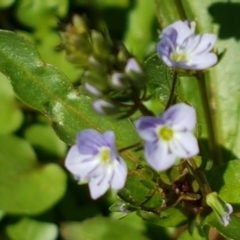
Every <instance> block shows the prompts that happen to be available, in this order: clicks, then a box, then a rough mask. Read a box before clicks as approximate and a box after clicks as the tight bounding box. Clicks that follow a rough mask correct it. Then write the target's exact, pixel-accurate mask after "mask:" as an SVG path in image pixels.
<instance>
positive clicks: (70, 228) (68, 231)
mask: <svg viewBox="0 0 240 240" xmlns="http://www.w3.org/2000/svg"><path fill="white" fill-rule="evenodd" d="M60 231H61V234H62V236H63V238H64V239H66V240H86V239H87V240H112V239H118V240H126V239H138V240H147V238H146V237H145V236H144V235H143V234H142V233H140V232H139V231H138V230H136V229H135V228H133V227H132V226H131V225H129V224H127V223H125V222H121V220H119V221H116V220H112V219H109V218H105V217H95V218H92V219H88V220H86V221H84V222H81V223H80V222H67V223H64V224H62V227H61V229H60Z"/></svg>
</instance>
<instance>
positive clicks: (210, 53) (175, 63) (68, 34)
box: [0, 0, 240, 240]
mask: <svg viewBox="0 0 240 240" xmlns="http://www.w3.org/2000/svg"><path fill="white" fill-rule="evenodd" d="M143 2H144V1H141V3H143ZM155 2H156V8H157V9H156V12H157V17H158V20H159V23H160V28H161V34H160V37H159V38H160V39H159V40H157V39H152V40H153V41H155V44H154V45H155V48H154V49H153V48H152V49H151V46H152V44H150V43H151V42H150V39H149V40H148V43H149V46H150V47H149V49H150V52H151V53H150V56H149V52H146V56H148V57H143V58H144V60H143V59H138V58H137V57H136V56H134V54H133V53H132V52H131V50H133V52H134V50H135V49H136V48H135V45H136V44H130V46H129V49H127V47H125V45H124V44H123V43H121V42H122V41H115V40H113V39H112V38H111V32H110V33H109V32H108V30H107V28H106V26H105V25H104V24H103V23H102V22H101V24H100V23H99V24H97V25H96V26H94V27H93V28H91V27H89V26H88V24H87V23H86V20H85V19H84V17H82V16H77V15H74V16H73V20H72V22H71V23H69V24H67V25H66V27H65V29H63V30H62V31H61V33H60V37H61V40H62V44H61V46H60V48H61V50H62V51H63V52H64V54H65V57H66V59H67V61H68V64H70V63H71V64H73V66H74V69H77V71H78V79H75V81H74V80H73V79H72V81H70V80H69V79H68V77H66V75H65V74H63V73H62V72H61V71H59V70H58V69H57V68H56V67H53V66H52V65H49V64H46V63H45V62H43V61H42V58H41V57H40V56H39V54H38V52H37V51H36V49H35V47H34V46H33V44H31V43H29V41H28V40H26V39H25V38H23V37H22V36H20V35H18V34H16V33H14V32H11V31H5V30H1V31H0V71H1V72H3V73H4V74H5V75H6V76H7V77H8V78H9V79H10V82H11V84H12V86H13V89H14V91H15V93H16V94H17V96H18V98H19V99H20V100H22V101H23V102H24V103H26V104H27V105H28V106H29V107H31V108H34V109H37V110H39V111H40V112H41V113H43V114H44V115H45V116H47V117H48V118H49V119H50V120H51V124H52V127H53V128H54V130H55V132H56V133H57V136H59V137H60V138H61V139H62V140H63V141H64V142H65V143H67V144H68V146H69V151H68V153H67V154H66V157H64V164H62V165H61V164H58V165H59V166H57V167H56V166H55V165H57V164H56V163H54V164H52V165H51V164H49V163H46V161H45V162H41V165H40V164H38V165H37V164H35V163H34V164H32V165H34V166H38V168H37V170H36V169H35V170H34V174H32V175H33V176H40V175H41V173H40V172H41V171H42V172H43V173H45V171H46V173H45V174H46V179H47V180H46V181H48V179H50V180H52V178H54V177H55V176H58V175H59V176H60V177H59V178H58V179H60V180H61V181H63V180H62V179H65V180H66V176H68V180H69V181H68V182H69V184H75V188H74V189H76V188H78V186H77V183H80V184H88V187H89V190H90V196H91V198H92V199H94V200H95V199H98V198H100V197H101V198H102V199H101V201H97V202H94V201H92V202H91V204H99V202H104V206H106V204H113V205H112V206H111V207H110V209H111V211H114V212H121V213H122V214H124V216H127V215H129V214H131V213H133V212H134V213H136V215H134V216H135V217H140V218H142V219H144V220H145V221H147V222H149V223H153V224H155V225H159V226H161V227H174V228H176V227H178V226H186V229H185V231H184V233H183V235H182V236H179V237H180V239H184V237H185V236H188V238H191V239H208V236H209V232H210V231H209V230H210V229H211V228H212V229H216V231H217V232H218V233H219V234H221V235H223V236H224V237H226V238H229V239H236V240H238V239H240V234H239V231H236V229H238V226H239V225H240V219H239V206H238V205H239V203H240V201H239V189H238V187H237V186H238V185H239V184H240V181H239V169H240V163H239V160H236V159H239V158H240V155H239V152H240V147H239V146H240V140H238V135H239V131H240V129H239V124H238V121H239V116H238V115H239V114H236V112H237V111H238V109H239V105H240V101H239V88H238V87H237V86H238V85H239V84H238V81H239V75H240V71H239V66H238V65H239V64H238V62H237V61H236V59H235V57H236V58H237V56H238V55H239V54H240V50H239V49H240V47H239V45H237V43H236V42H237V41H233V40H232V39H231V40H229V41H228V40H226V41H228V43H229V51H230V52H231V53H232V54H229V55H227V54H228V53H227V54H226V56H225V57H224V58H223V61H224V59H227V61H225V65H224V66H223V65H221V63H219V54H217V53H218V51H217V49H216V46H215V44H216V43H217V44H220V46H221V47H222V46H225V42H224V41H225V40H222V39H219V40H217V35H216V34H214V33H211V32H213V30H215V29H216V28H215V27H212V25H211V24H210V23H209V22H208V21H209V18H207V19H208V20H206V19H205V18H203V22H202V18H201V16H200V15H199V14H198V15H197V16H196V19H198V22H194V21H188V20H187V17H186V16H190V13H191V16H192V13H195V9H196V6H195V5H194V4H196V5H197V3H192V2H194V1H192V2H191V3H190V1H185V3H184V6H182V4H181V1H162V0H156V1H155ZM206 2H207V1H206ZM147 3H148V4H149V2H147ZM159 3H162V5H161V4H160V5H161V7H159V8H158V7H157V6H160V5H159ZM205 7H206V9H209V11H210V9H211V8H208V7H207V6H205ZM159 9H160V10H159ZM167 9H171V12H167ZM174 9H175V10H176V9H177V12H174V11H175V10H174ZM186 9H188V10H189V9H190V10H189V13H188V12H186ZM159 11H160V12H159ZM165 11H166V12H165ZM143 15H144V14H142V12H141V14H140V16H141V17H143ZM133 16H135V15H133ZM151 16H152V13H151ZM173 16H174V17H173ZM176 16H178V19H175V17H176ZM189 18H191V19H192V17H189ZM133 19H135V18H134V17H133ZM179 19H182V20H179ZM143 22H144V24H145V23H147V22H146V21H143ZM149 22H150V21H149ZM139 23H142V22H141V21H140V22H139ZM166 24H168V25H167V26H166ZM93 25H94V24H93ZM134 26H135V25H134ZM207 26H211V27H207ZM150 28H151V26H150V25H148V28H147V30H149V29H150ZM51 29H52V28H51ZM133 30H134V29H133ZM145 30H146V29H145ZM198 30H199V31H198ZM49 31H50V30H49ZM40 32H41V31H39V34H40ZM42 32H44V31H42ZM146 32H147V31H146ZM155 32H157V30H156V31H155ZM199 32H201V34H199ZM205 32H208V33H205ZM129 33H132V35H131V37H133V38H137V37H139V36H140V35H138V34H135V32H134V31H132V29H131V26H130V29H129ZM37 35H38V34H37V33H36V36H37ZM122 35H124V34H122ZM144 36H145V34H144ZM130 39H131V38H130ZM135 40H136V39H135ZM137 41H138V42H139V43H140V41H139V40H137ZM36 42H37V41H36ZM125 42H126V43H127V45H129V42H128V40H126V39H125ZM130 42H131V41H130ZM232 45H234V46H235V47H234V49H233V50H231V46H232ZM63 52H62V53H63ZM235 52H236V54H235ZM137 55H138V56H144V54H143V52H142V53H141V54H140V53H139V54H137ZM233 56H234V57H233ZM228 63H229V64H228ZM233 66H235V67H233ZM222 69H224V70H222ZM64 70H65V69H64V68H63V71H64ZM226 72H227V74H228V73H229V77H228V75H226ZM236 72H237V73H238V74H236ZM230 75H231V77H230ZM223 76H224V77H223ZM232 79H235V82H234V84H233V82H232V81H233V80H232ZM72 82H74V83H73V84H72ZM232 92H233V93H234V94H232ZM236 96H238V97H236ZM24 106H25V105H24ZM34 113H35V112H34ZM31 114H32V113H31ZM27 116H28V115H27ZM29 119H30V120H29ZM32 119H39V117H38V116H37V117H36V118H35V117H34V118H33V117H32V115H30V117H29V116H28V117H26V122H28V120H29V121H32ZM39 121H40V120H39ZM41 121H42V120H41ZM17 133H18V135H19V136H20V135H21V136H22V135H24V134H25V132H24V126H23V129H20V130H19V131H17ZM26 135H27V134H26ZM233 136H234V137H233ZM4 138H5V137H3V139H4ZM7 140H8V139H7ZM10 140H11V138H10ZM10 140H9V141H10ZM14 141H15V140H13V142H14ZM3 142H5V141H3ZM16 142H18V141H16ZM33 142H34V141H33ZM34 143H35V142H34ZM12 145H14V144H11V146H12ZM19 145H21V144H19ZM23 145H24V144H23ZM3 146H4V145H3ZM24 146H25V145H24ZM24 146H23V149H27V147H24ZM7 150H8V149H7V148H6V149H5V147H2V148H1V154H2V153H3V155H6V159H7V160H8V156H9V155H8V153H6V154H5V151H7ZM27 151H28V150H26V152H27ZM17 153H18V154H17V155H20V159H21V154H19V152H18V151H17ZM32 155H34V154H32ZM32 155H31V157H29V159H35V156H32ZM10 159H12V158H10ZM24 159H25V157H24ZM123 159H124V160H123ZM7 160H6V164H5V165H6V166H8V161H7ZM47 161H48V160H47ZM29 162H30V160H29ZM14 163H15V162H14ZM61 163H62V162H61ZM5 165H3V166H5ZM10 165H11V166H12V165H15V164H9V166H10ZM23 165H24V164H23ZM49 165H50V166H49ZM24 166H25V165H24ZM39 166H44V167H42V168H41V167H39ZM46 166H47V167H46ZM49 168H50V169H53V170H52V171H49V172H50V173H51V174H50V173H49V172H48V170H49ZM19 169H21V167H19ZM26 169H27V170H26V171H28V168H26ZM42 169H43V170H42ZM46 169H47V170H46ZM59 169H61V170H59ZM58 171H59V172H60V174H58ZM6 172H7V173H8V175H7V174H6V177H5V179H3V180H4V181H3V182H4V183H7V182H8V179H9V173H11V174H12V172H13V171H10V170H9V171H6ZM52 172H53V173H54V172H55V174H52ZM4 174H5V172H4V171H3V173H2V174H0V175H3V176H4ZM11 174H10V175H11ZM44 176H45V175H44ZM30 177H31V176H30ZM3 178H4V177H3ZM13 179H15V178H13ZM31 179H32V180H33V181H35V177H32V178H31ZM42 179H45V178H44V177H43V178H42ZM54 179H55V178H54ZM0 180H1V179H0ZM50 180H49V181H50ZM60 180H59V182H60ZM56 181H57V180H56V179H55V181H53V180H52V183H54V185H55V184H56ZM66 182H67V181H65V183H66ZM61 183H62V182H61ZM41 184H42V185H41ZM0 185H1V186H0V192H3V193H4V194H2V195H1V196H0V209H2V210H3V211H4V212H6V213H7V214H8V213H10V214H28V212H29V214H38V213H39V212H40V213H43V212H44V211H46V210H48V209H49V207H50V206H49V205H48V204H46V205H44V208H42V209H41V211H40V210H38V209H37V210H35V209H34V210H33V211H30V210H31V208H29V209H30V210H29V209H28V205H27V204H24V203H25V201H23V205H21V204H20V206H23V207H22V208H19V209H17V210H16V204H15V202H14V203H13V204H12V205H11V204H9V202H8V201H7V200H9V199H11V197H9V195H8V194H7V192H8V191H7V187H6V188H5V189H3V190H2V188H3V187H2V185H3V186H4V185H5V184H0ZM49 185H51V184H49ZM59 185H61V186H62V185H63V184H60V183H59ZM16 186H18V185H17V184H16ZM38 186H40V187H39V189H41V187H42V186H43V188H44V187H45V186H46V183H45V182H44V184H43V183H38ZM64 186H65V185H64ZM36 189H37V188H36ZM59 189H60V190H61V191H60V190H59V193H58V194H57V195H56V196H55V195H54V196H51V195H49V196H50V197H52V199H50V200H51V201H50V200H49V202H50V203H51V206H53V205H54V204H57V202H58V201H60V199H61V198H62V197H63V195H64V191H65V189H62V188H59ZM110 189H112V190H114V191H113V193H114V194H112V195H111V196H110V195H105V193H106V192H107V191H108V190H110ZM16 190H17V187H16ZM69 191H70V190H69ZM13 192H14V191H13ZM16 192H17V191H16ZM25 192H27V191H25ZM49 192H50V191H49ZM79 192H80V195H81V194H82V192H81V188H79ZM67 194H68V191H66V195H67ZM75 194H76V192H71V196H75ZM18 195H19V194H18ZM5 196H7V197H6V198H4V197H5ZM69 196H70V195H69ZM69 196H65V197H64V198H63V201H67V202H68V200H69V199H70V198H71V197H69ZM6 199H7V200H6ZM66 199H67V200H66ZM83 199H85V198H84V197H83V198H82V195H81V200H83ZM87 199H88V200H89V198H87ZM105 201H106V202H105ZM43 202H44V201H43ZM69 202H70V203H72V202H73V201H69ZM69 202H68V204H69ZM27 203H28V202H27ZM88 204H89V202H87V203H85V205H88ZM62 205H64V204H62V203H61V206H62ZM85 205H84V206H85ZM76 209H77V208H76ZM81 209H82V208H81ZM77 211H78V209H77V210H76V212H77ZM91 214H92V213H91ZM98 214H100V213H98ZM59 215H64V214H62V213H61V214H59ZM65 220H66V219H61V221H63V222H64V221H65ZM84 224H85V223H84ZM6 229H8V228H6ZM60 232H63V233H65V232H69V231H65V230H61V231H60ZM129 232H130V231H129ZM218 233H217V234H218ZM124 234H125V233H124ZM126 234H127V233H126ZM0 235H1V234H0ZM189 235H191V236H190V237H189ZM124 237H125V235H124ZM127 237H128V236H127ZM9 238H11V236H10V237H9ZM63 238H64V239H68V237H66V238H65V237H63ZM129 238H130V237H129ZM143 238H144V239H145V237H143ZM11 239H12V238H11ZM13 239H14V238H13ZM29 239H30V238H29ZM69 239H70V238H69ZM136 239H141V238H136ZM186 239H187V238H186Z"/></svg>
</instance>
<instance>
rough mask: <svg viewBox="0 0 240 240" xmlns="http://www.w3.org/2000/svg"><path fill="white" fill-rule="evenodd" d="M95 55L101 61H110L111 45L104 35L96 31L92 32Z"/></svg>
mask: <svg viewBox="0 0 240 240" xmlns="http://www.w3.org/2000/svg"><path fill="white" fill-rule="evenodd" d="M91 38H92V47H93V53H94V54H95V55H96V56H97V57H99V58H101V59H109V56H110V43H109V42H108V41H107V39H106V38H105V37H104V35H103V34H102V33H100V32H97V31H95V30H92V31H91Z"/></svg>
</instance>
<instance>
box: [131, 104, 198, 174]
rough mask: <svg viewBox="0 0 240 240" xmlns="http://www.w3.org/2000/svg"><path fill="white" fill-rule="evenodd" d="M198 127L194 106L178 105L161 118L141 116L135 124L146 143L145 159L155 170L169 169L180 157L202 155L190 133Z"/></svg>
mask: <svg viewBox="0 0 240 240" xmlns="http://www.w3.org/2000/svg"><path fill="white" fill-rule="evenodd" d="M195 125H196V112H195V109H194V108H193V107H191V106H188V105H187V104H185V103H179V104H176V105H174V106H172V107H170V108H169V109H168V110H167V111H166V112H164V113H163V115H162V116H161V117H150V116H149V117H142V118H140V119H138V120H137V121H136V122H135V126H136V128H137V131H138V133H139V135H140V136H141V138H142V139H144V140H145V146H144V151H145V157H146V160H147V162H148V163H149V164H150V165H151V167H152V168H154V169H155V170H161V171H162V170H166V169H168V168H169V167H171V166H172V165H173V164H174V163H175V161H176V159H177V158H190V157H193V156H194V155H196V154H197V153H198V152H199V148H198V144H197V140H196V138H195V136H194V135H193V133H192V132H191V131H192V130H193V129H194V127H195Z"/></svg>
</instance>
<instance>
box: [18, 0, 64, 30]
mask: <svg viewBox="0 0 240 240" xmlns="http://www.w3.org/2000/svg"><path fill="white" fill-rule="evenodd" d="M16 10H17V11H16V15H17V18H18V20H19V21H20V22H21V23H23V24H25V25H26V26H28V27H33V28H41V27H43V26H44V27H46V26H50V27H52V26H54V27H56V23H57V21H58V19H57V17H64V16H65V15H66V13H67V11H68V1H67V0H51V1H48V0H35V1H31V0H20V1H18V6H17V8H16Z"/></svg>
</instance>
